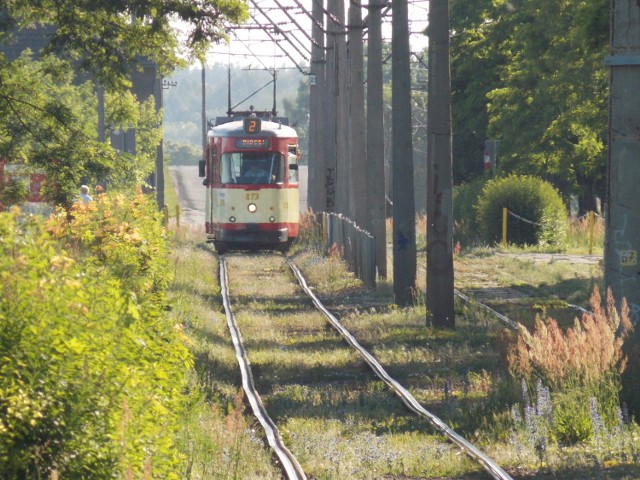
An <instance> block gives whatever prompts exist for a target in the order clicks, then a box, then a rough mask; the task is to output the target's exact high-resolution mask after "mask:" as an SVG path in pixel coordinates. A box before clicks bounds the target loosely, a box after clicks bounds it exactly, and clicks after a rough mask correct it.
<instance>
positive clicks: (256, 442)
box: [169, 225, 280, 480]
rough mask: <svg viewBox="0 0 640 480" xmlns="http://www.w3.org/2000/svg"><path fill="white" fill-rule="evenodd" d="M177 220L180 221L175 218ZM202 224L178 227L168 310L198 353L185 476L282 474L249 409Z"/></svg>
mask: <svg viewBox="0 0 640 480" xmlns="http://www.w3.org/2000/svg"><path fill="white" fill-rule="evenodd" d="M174 227H175V225H174ZM203 237H204V234H203V232H202V228H201V227H199V228H195V227H188V226H187V227H184V226H183V227H181V228H180V229H179V230H177V231H175V232H174V237H173V241H174V250H173V255H172V267H173V269H174V281H173V284H172V285H171V286H170V289H169V291H170V298H171V304H172V311H171V316H172V317H173V318H174V319H175V322H176V323H177V324H179V325H180V326H181V328H182V329H183V331H184V332H185V333H186V334H187V335H188V338H189V345H188V346H189V349H190V351H191V353H192V354H193V356H194V358H195V370H194V372H193V375H192V377H191V383H190V388H191V389H192V390H194V392H195V395H194V397H195V400H194V403H193V404H192V405H191V407H190V409H189V415H188V416H187V417H185V418H184V419H183V425H182V428H181V431H180V435H179V448H180V450H181V452H182V453H183V454H184V455H185V456H186V458H187V464H186V467H185V471H184V472H183V476H182V477H181V478H183V479H185V480H186V479H230V478H233V479H269V478H273V479H275V478H279V476H280V475H279V472H278V470H277V469H276V468H275V467H274V465H273V463H272V462H271V458H270V455H271V454H270V452H269V451H268V450H267V449H266V448H265V446H264V444H263V441H262V438H261V434H260V432H261V429H260V427H259V426H257V425H256V424H255V423H254V420H252V417H251V416H247V415H246V414H245V411H244V410H245V407H244V404H243V400H242V396H241V393H240V392H241V389H240V379H239V372H238V371H237V366H236V359H235V354H234V351H233V347H232V345H231V343H230V340H229V336H228V333H227V327H226V321H225V318H224V314H223V313H221V310H220V305H221V303H220V289H219V283H218V277H217V274H218V271H217V260H216V257H215V256H214V254H213V250H212V249H211V248H209V247H208V246H207V245H206V244H203V243H201V242H202V239H203Z"/></svg>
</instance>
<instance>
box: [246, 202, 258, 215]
mask: <svg viewBox="0 0 640 480" xmlns="http://www.w3.org/2000/svg"><path fill="white" fill-rule="evenodd" d="M247 210H249V213H255V211H256V210H258V207H257V206H256V204H255V203H250V204H249V205H247Z"/></svg>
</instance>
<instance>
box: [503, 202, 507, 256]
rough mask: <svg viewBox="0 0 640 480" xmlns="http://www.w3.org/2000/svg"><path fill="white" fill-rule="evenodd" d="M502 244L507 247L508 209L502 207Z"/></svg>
mask: <svg viewBox="0 0 640 480" xmlns="http://www.w3.org/2000/svg"><path fill="white" fill-rule="evenodd" d="M502 246H503V247H504V248H507V209H506V208H503V209H502Z"/></svg>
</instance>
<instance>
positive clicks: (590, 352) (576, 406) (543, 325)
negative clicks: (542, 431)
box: [506, 288, 632, 460]
mask: <svg viewBox="0 0 640 480" xmlns="http://www.w3.org/2000/svg"><path fill="white" fill-rule="evenodd" d="M591 309H592V313H591V314H589V313H585V314H583V315H582V317H581V319H579V320H578V319H577V318H576V319H575V322H574V325H573V327H572V328H569V329H567V331H566V332H565V331H563V330H562V329H561V328H560V327H559V326H558V323H557V322H556V321H555V320H554V319H552V318H549V319H547V320H546V321H543V320H542V319H541V318H540V317H538V318H537V319H536V321H535V325H534V330H533V333H530V332H529V331H528V330H527V329H526V328H525V327H521V328H520V330H519V332H518V334H517V335H516V336H515V338H514V337H513V336H511V341H510V343H509V345H508V347H507V349H506V360H507V364H508V368H509V371H510V373H511V375H512V376H513V377H514V378H521V379H523V382H525V383H524V385H526V384H527V383H528V384H530V385H531V384H534V383H535V382H536V381H537V382H538V384H539V385H542V384H544V385H546V386H547V387H549V388H550V389H551V391H552V392H553V427H554V431H553V436H554V437H555V439H557V440H558V441H559V442H560V443H562V444H575V443H577V442H581V441H585V440H588V439H589V438H592V437H593V436H594V435H595V434H597V432H598V430H597V428H596V427H595V426H594V423H593V421H592V419H593V408H594V407H593V404H595V405H597V408H598V410H599V412H602V413H601V417H599V418H602V419H603V422H605V423H606V425H607V426H612V425H614V424H615V423H616V418H617V412H618V409H619V399H618V395H619V393H620V389H621V382H620V375H621V374H622V372H623V371H624V369H625V367H626V362H627V359H626V356H625V354H624V351H623V346H624V342H625V340H626V339H627V338H628V337H629V335H630V333H631V331H632V325H631V322H630V321H629V309H628V306H627V304H626V302H625V301H623V302H622V307H621V309H620V312H618V310H617V309H616V306H615V302H614V299H613V295H612V294H611V291H609V292H608V295H607V303H606V306H605V305H603V304H602V301H601V297H600V293H599V291H598V289H597V288H595V289H594V291H593V294H592V296H591ZM537 390H538V391H540V387H539V386H538V388H537ZM524 402H525V413H526V408H527V406H526V402H527V399H526V398H525V399H524ZM540 460H542V458H540Z"/></svg>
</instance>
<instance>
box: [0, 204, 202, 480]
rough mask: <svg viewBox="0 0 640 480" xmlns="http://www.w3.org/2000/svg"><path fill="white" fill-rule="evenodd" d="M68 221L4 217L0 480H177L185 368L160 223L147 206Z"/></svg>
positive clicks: (106, 207)
mask: <svg viewBox="0 0 640 480" xmlns="http://www.w3.org/2000/svg"><path fill="white" fill-rule="evenodd" d="M72 212H73V218H72V220H71V223H69V222H68V220H67V215H66V213H65V212H60V213H59V214H58V215H55V216H52V217H51V218H50V219H49V221H48V222H47V224H46V225H43V224H42V221H38V220H35V219H29V218H28V217H26V218H24V217H21V216H19V215H18V214H16V215H15V216H13V215H10V214H6V213H5V214H0V278H1V279H2V281H1V282H0V325H1V327H2V328H0V472H2V474H0V478H3V479H4V478H7V479H8V478H49V477H50V476H51V475H52V472H53V471H55V472H56V473H57V474H58V475H59V476H60V478H89V477H90V478H92V479H94V478H95V479H101V478H104V479H107V478H116V477H118V478H124V477H125V476H127V475H129V474H131V475H133V476H134V477H136V478H138V477H140V478H141V477H142V476H143V473H142V472H144V471H148V469H149V468H152V472H153V475H154V478H176V477H177V474H176V472H178V471H180V468H179V466H180V457H179V456H178V454H176V453H175V449H174V448H173V439H174V433H175V431H176V430H177V428H178V427H177V419H178V417H179V416H180V415H181V413H182V408H183V405H184V402H186V398H184V397H183V393H182V388H183V386H184V379H185V377H186V373H187V371H188V369H189V368H190V366H191V365H192V362H191V360H190V356H189V354H188V352H187V350H186V348H185V347H184V345H183V344H182V337H181V335H182V334H181V333H180V332H179V331H178V330H176V329H174V328H173V325H172V324H171V322H170V321H169V320H168V319H167V317H166V316H165V315H164V308H163V307H164V304H165V300H164V288H165V287H166V284H167V281H168V269H167V264H166V253H167V252H166V246H165V244H164V232H163V231H162V229H161V226H160V222H159V219H158V218H157V215H156V214H155V209H154V208H153V206H151V205H149V204H148V202H147V201H146V199H145V198H144V197H142V196H135V197H134V198H127V199H125V198H123V197H108V196H105V195H102V196H100V197H99V198H97V199H96V200H95V201H94V202H92V203H91V204H89V205H88V206H84V205H81V206H76V207H74V208H73V209H72ZM123 272H126V275H125V274H124V273H123ZM151 465H152V467H151Z"/></svg>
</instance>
